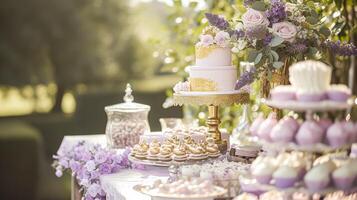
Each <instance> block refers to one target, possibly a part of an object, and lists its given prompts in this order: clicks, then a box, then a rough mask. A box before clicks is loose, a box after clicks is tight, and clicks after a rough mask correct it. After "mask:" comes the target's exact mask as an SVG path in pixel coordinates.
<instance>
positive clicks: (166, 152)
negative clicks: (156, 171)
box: [158, 147, 172, 161]
mask: <svg viewBox="0 0 357 200" xmlns="http://www.w3.org/2000/svg"><path fill="white" fill-rule="evenodd" d="M171 157H172V151H171V149H170V148H166V147H161V149H160V155H159V156H158V159H159V160H161V161H170V160H172V158H171Z"/></svg>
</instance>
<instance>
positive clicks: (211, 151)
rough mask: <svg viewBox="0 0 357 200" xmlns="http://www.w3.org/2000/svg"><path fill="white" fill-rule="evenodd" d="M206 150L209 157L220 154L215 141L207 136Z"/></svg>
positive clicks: (215, 156)
mask: <svg viewBox="0 0 357 200" xmlns="http://www.w3.org/2000/svg"><path fill="white" fill-rule="evenodd" d="M206 142H207V144H206V152H207V154H208V157H210V158H217V157H219V156H220V155H221V153H220V151H219V149H218V146H217V144H216V143H214V140H213V138H207V139H206Z"/></svg>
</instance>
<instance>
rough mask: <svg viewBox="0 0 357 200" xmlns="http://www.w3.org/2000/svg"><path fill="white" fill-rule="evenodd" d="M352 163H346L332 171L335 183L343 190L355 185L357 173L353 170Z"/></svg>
mask: <svg viewBox="0 0 357 200" xmlns="http://www.w3.org/2000/svg"><path fill="white" fill-rule="evenodd" d="M353 167H354V166H352V164H346V165H344V166H342V167H340V168H338V169H336V170H335V171H333V173H332V180H333V183H334V185H335V186H336V187H337V188H338V189H341V190H348V189H350V188H351V187H352V186H353V182H354V181H355V178H356V173H355V172H354V171H353Z"/></svg>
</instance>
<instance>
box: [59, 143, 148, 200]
mask: <svg viewBox="0 0 357 200" xmlns="http://www.w3.org/2000/svg"><path fill="white" fill-rule="evenodd" d="M129 153H130V149H129V148H127V149H125V150H124V151H122V152H121V153H119V152H117V151H116V150H113V149H106V148H104V147H102V146H101V145H94V144H91V143H86V142H83V141H82V142H78V143H77V144H75V145H65V146H63V147H61V149H60V151H59V152H58V153H57V155H54V156H53V157H54V159H55V161H54V163H53V167H54V168H55V169H56V176H57V177H61V176H62V175H63V171H69V172H71V174H72V176H73V177H75V178H76V180H77V183H78V185H79V186H80V192H81V194H82V195H83V198H84V199H85V200H94V199H98V200H99V199H106V195H105V192H104V191H103V189H102V187H101V185H100V180H99V177H100V175H103V174H111V173H116V172H118V171H120V170H121V169H125V168H139V169H143V167H144V166H142V165H134V164H132V163H130V161H129V159H128V155H129Z"/></svg>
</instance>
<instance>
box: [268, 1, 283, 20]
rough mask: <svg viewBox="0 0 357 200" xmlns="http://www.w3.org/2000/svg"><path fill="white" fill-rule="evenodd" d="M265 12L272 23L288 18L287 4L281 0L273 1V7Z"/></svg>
mask: <svg viewBox="0 0 357 200" xmlns="http://www.w3.org/2000/svg"><path fill="white" fill-rule="evenodd" d="M265 13H266V16H267V18H268V19H269V21H270V23H272V24H273V23H277V22H281V21H284V20H285V18H286V9H285V4H284V3H283V2H281V1H280V0H273V1H271V8H270V9H269V10H267V11H266V12H265Z"/></svg>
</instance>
